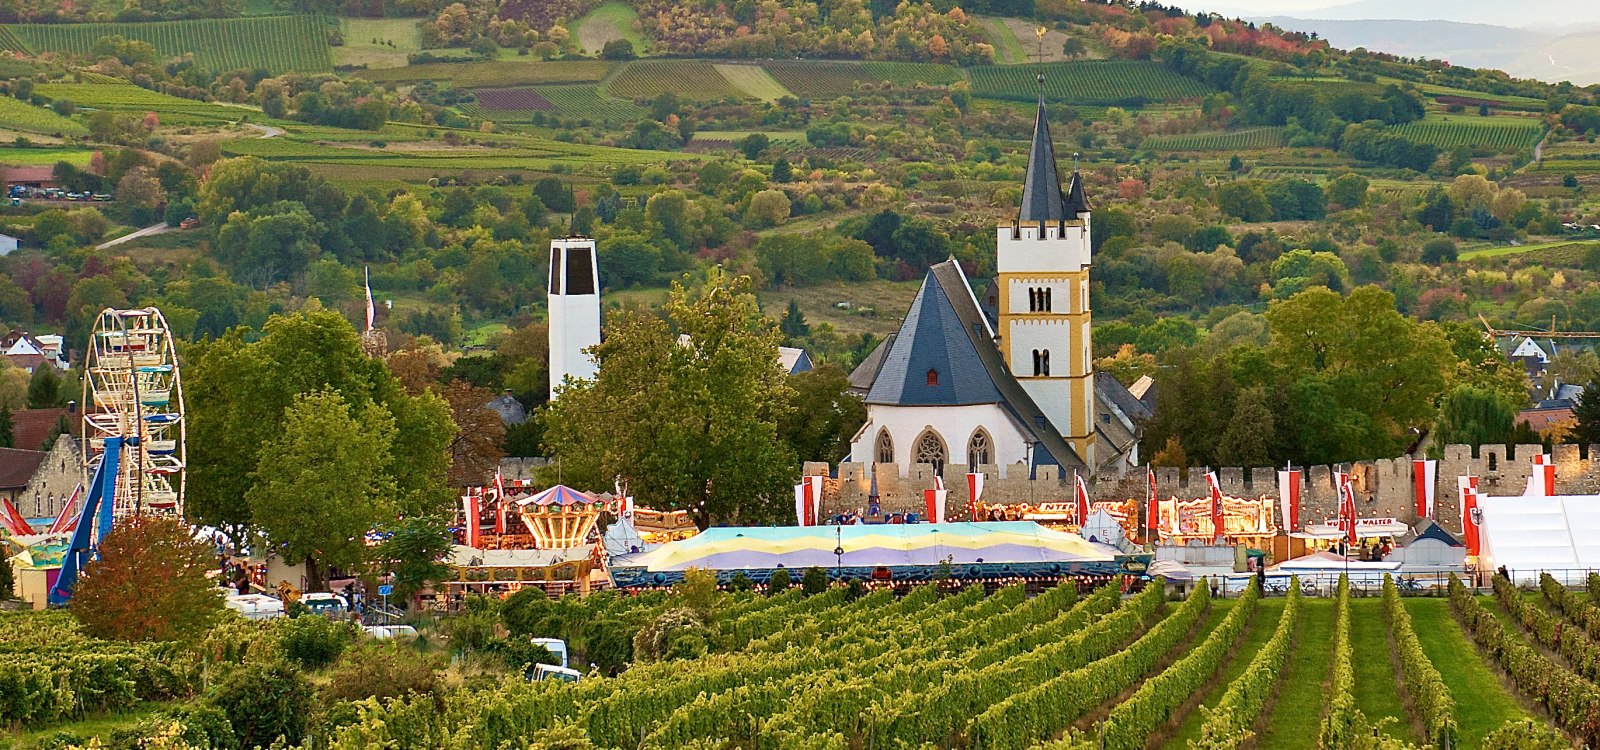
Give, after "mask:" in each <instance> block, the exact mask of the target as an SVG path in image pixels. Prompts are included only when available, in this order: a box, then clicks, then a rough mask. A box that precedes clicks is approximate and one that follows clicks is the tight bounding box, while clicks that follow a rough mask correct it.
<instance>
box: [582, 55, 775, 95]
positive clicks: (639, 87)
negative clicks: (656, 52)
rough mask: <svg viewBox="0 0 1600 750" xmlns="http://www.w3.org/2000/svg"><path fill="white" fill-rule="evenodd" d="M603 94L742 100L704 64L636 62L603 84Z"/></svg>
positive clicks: (655, 61)
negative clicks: (670, 95)
mask: <svg viewBox="0 0 1600 750" xmlns="http://www.w3.org/2000/svg"><path fill="white" fill-rule="evenodd" d="M605 88H606V93H608V94H611V95H612V96H616V97H621V98H624V99H652V98H654V97H655V96H656V95H658V94H661V93H663V92H667V93H671V94H673V95H675V96H677V97H678V98H680V99H688V100H691V101H716V100H719V99H738V98H741V97H744V96H745V94H744V92H743V91H741V90H739V88H738V87H737V86H734V85H733V84H732V83H731V82H729V81H728V79H727V78H725V77H723V75H722V73H720V72H718V70H717V69H716V67H714V66H713V65H712V64H711V63H709V62H706V61H705V60H637V61H634V62H631V63H628V65H627V66H626V67H624V68H623V69H622V71H621V72H619V73H617V74H616V75H615V76H613V77H612V78H611V80H610V81H608V82H607V83H606V86H605Z"/></svg>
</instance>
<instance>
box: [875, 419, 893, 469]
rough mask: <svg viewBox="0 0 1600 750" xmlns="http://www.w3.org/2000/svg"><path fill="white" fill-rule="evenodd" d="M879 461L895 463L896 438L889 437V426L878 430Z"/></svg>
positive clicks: (881, 462)
mask: <svg viewBox="0 0 1600 750" xmlns="http://www.w3.org/2000/svg"><path fill="white" fill-rule="evenodd" d="M878 463H880V464H892V463H894V438H891V437H889V428H887V427H885V428H883V429H881V430H878Z"/></svg>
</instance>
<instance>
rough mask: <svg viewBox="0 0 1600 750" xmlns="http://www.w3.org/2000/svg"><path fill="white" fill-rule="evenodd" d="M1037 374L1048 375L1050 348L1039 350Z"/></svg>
mask: <svg viewBox="0 0 1600 750" xmlns="http://www.w3.org/2000/svg"><path fill="white" fill-rule="evenodd" d="M1038 374H1040V375H1044V376H1046V377H1049V375H1050V350H1049V349H1046V350H1044V351H1042V352H1039V373H1038Z"/></svg>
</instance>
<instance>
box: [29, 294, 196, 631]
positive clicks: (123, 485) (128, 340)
mask: <svg viewBox="0 0 1600 750" xmlns="http://www.w3.org/2000/svg"><path fill="white" fill-rule="evenodd" d="M83 404H84V410H83V441H84V445H83V474H84V486H85V487H87V488H88V492H87V493H86V494H85V495H84V497H83V504H82V506H81V507H80V508H79V510H78V524H77V528H76V529H75V530H74V531H73V535H72V544H71V546H70V547H69V548H68V551H67V554H66V556H65V558H64V559H63V561H62V566H61V573H60V574H59V575H58V576H57V578H56V583H55V584H54V585H53V586H51V587H50V603H51V604H63V603H65V602H66V601H67V599H68V598H70V597H71V596H72V588H73V586H74V585H75V584H76V583H77V577H78V573H79V571H80V570H81V569H82V567H83V565H84V564H85V563H87V562H88V561H89V558H90V557H91V555H92V554H93V552H94V548H95V545H96V544H98V542H99V540H100V537H102V536H104V535H105V534H106V533H107V532H108V531H110V530H111V526H112V524H113V523H115V522H116V521H117V520H118V519H121V518H126V517H129V516H138V515H144V514H168V515H179V516H181V515H182V513H183V492H184V476H183V470H184V466H185V461H186V459H187V452H186V446H185V444H184V435H185V428H184V418H183V417H184V409H183V385H182V379H181V378H180V377H179V373H178V358H177V351H176V349H175V347H174V342H173V336H172V330H171V329H170V328H169V327H168V326H167V321H166V318H165V317H164V316H162V314H161V311H160V310H157V309H156V308H154V307H145V308H139V309H133V310H116V309H111V308H107V309H105V310H103V311H101V313H100V317H99V318H98V319H97V320H96V322H95V326H94V331H93V332H92V333H91V334H90V336H89V349H88V354H87V360H86V361H85V363H84V379H83Z"/></svg>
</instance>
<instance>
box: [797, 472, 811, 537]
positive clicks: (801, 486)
mask: <svg viewBox="0 0 1600 750" xmlns="http://www.w3.org/2000/svg"><path fill="white" fill-rule="evenodd" d="M810 518H811V514H810V513H809V512H808V511H807V509H806V478H805V477H801V478H800V481H799V482H798V483H797V484H795V486H794V523H795V525H796V526H810V525H811V524H810V523H807V521H809V520H810Z"/></svg>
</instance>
